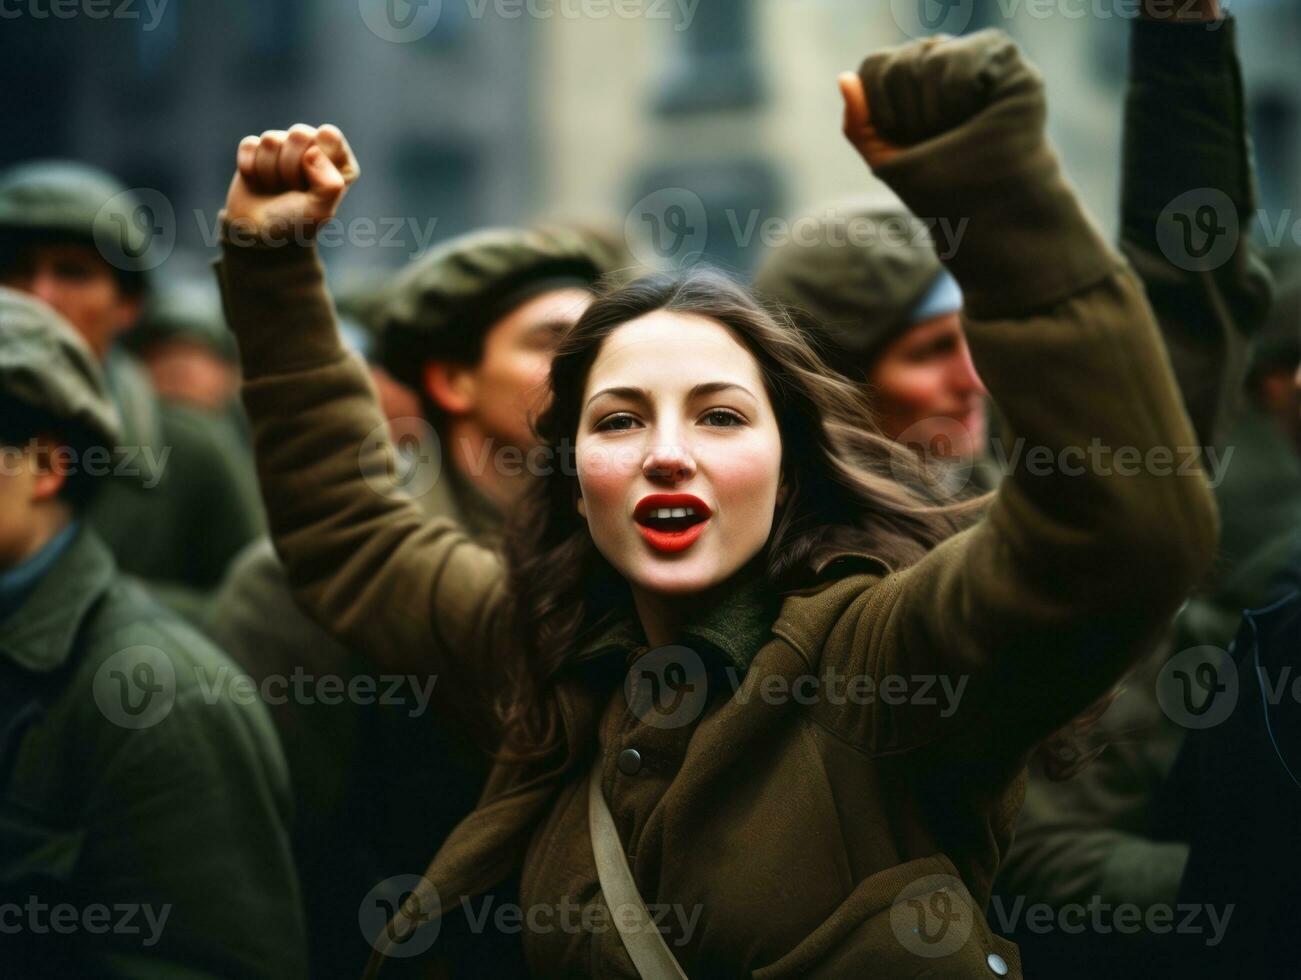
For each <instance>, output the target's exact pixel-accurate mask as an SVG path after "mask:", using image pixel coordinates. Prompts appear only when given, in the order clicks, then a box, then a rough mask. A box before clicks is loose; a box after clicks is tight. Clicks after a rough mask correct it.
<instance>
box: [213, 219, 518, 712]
mask: <svg viewBox="0 0 1301 980" xmlns="http://www.w3.org/2000/svg"><path fill="white" fill-rule="evenodd" d="M218 275H219V278H220V280H221V283H222V287H223V289H222V291H223V296H224V300H225V305H226V316H227V320H228V322H229V323H230V325H231V328H232V329H233V330H234V331H235V333H236V335H237V337H238V339H239V346H240V356H241V361H242V363H243V367H244V383H243V388H242V396H243V401H244V407H245V409H246V411H247V412H248V416H249V421H250V423H251V425H252V430H253V439H254V449H255V453H256V456H257V464H258V479H259V481H260V483H261V487H262V497H263V501H264V504H265V506H266V511H267V518H268V523H269V525H270V528H271V534H272V538H273V540H274V542H275V546H276V550H277V551H278V552H279V554H280V556H281V558H282V560H283V561H284V563H285V566H286V570H287V574H288V578H289V582H290V586H291V587H292V588H293V591H294V594H295V597H296V598H297V599H298V601H299V602H300V603H301V604H302V605H303V607H304V609H306V610H307V612H308V613H309V614H310V615H312V616H313V617H314V618H315V619H316V620H318V621H319V622H320V623H321V624H322V625H323V626H324V627H325V628H326V629H328V630H329V631H330V632H332V633H334V634H335V635H337V636H340V637H341V638H343V639H344V640H345V642H347V643H348V644H349V645H350V646H351V647H353V648H354V649H355V650H357V651H358V652H359V653H361V654H362V655H364V656H366V657H367V658H369V659H370V660H371V661H372V662H374V663H375V664H376V665H377V667H378V668H379V669H381V670H387V671H395V672H409V671H413V672H418V673H422V674H427V673H433V674H436V675H438V679H437V684H436V687H435V694H434V700H435V701H436V702H437V703H438V704H440V705H441V706H445V707H449V708H451V709H452V710H454V711H456V712H457V713H458V714H460V715H461V716H462V717H463V718H464V719H465V720H466V721H469V722H471V723H477V722H479V721H482V720H483V719H481V718H478V717H474V716H473V715H474V711H475V710H477V709H473V710H472V709H471V706H472V705H481V704H484V703H485V700H484V699H481V698H478V697H475V696H471V695H470V693H469V691H468V686H469V685H476V684H482V685H488V686H490V685H491V684H492V682H493V676H494V674H495V672H493V671H491V670H489V669H488V668H487V666H486V665H487V663H488V661H489V659H490V658H489V657H488V656H487V652H488V651H489V650H491V649H498V648H499V644H501V643H502V642H504V631H505V617H504V616H503V615H502V614H501V613H502V610H503V608H504V582H503V568H502V563H501V560H500V558H499V556H498V555H497V554H496V553H495V552H494V551H492V550H490V549H487V548H483V547H480V546H479V545H476V544H475V543H473V542H472V541H471V540H470V539H469V538H468V537H467V536H466V535H465V533H463V531H462V530H461V528H460V527H459V526H458V525H457V524H456V523H455V522H453V521H451V520H449V519H446V518H443V519H434V520H429V519H426V518H425V517H424V515H423V514H422V513H421V511H420V510H419V508H418V507H417V506H416V505H415V504H414V503H412V502H411V501H410V500H409V499H408V498H407V497H406V496H405V495H404V494H403V493H402V492H401V491H400V489H399V488H398V485H397V481H396V479H395V476H394V473H395V469H394V463H395V454H394V450H393V447H392V444H391V443H390V441H389V437H388V427H387V423H386V421H385V419H384V417H383V416H382V415H381V414H380V411H379V406H378V403H377V401H376V398H375V394H374V390H373V388H372V386H371V383H370V379H369V377H368V376H367V374H366V370H365V368H364V366H363V365H362V364H361V363H360V361H358V360H357V359H356V358H354V357H353V356H351V355H350V354H348V353H347V352H346V351H345V349H344V348H343V346H342V344H341V342H340V340H339V335H338V330H337V327H336V325H335V316H334V309H333V305H332V303H331V301H330V298H329V295H328V293H327V292H326V288H325V281H324V273H323V270H322V268H321V265H320V262H319V260H318V258H317V256H316V252H315V249H314V248H313V247H311V246H307V247H304V246H300V245H285V246H283V247H280V248H273V247H267V246H265V245H263V246H250V247H241V246H237V245H233V244H231V243H229V242H227V243H226V244H225V246H224V257H223V260H222V262H221V264H220V267H219V271H218Z"/></svg>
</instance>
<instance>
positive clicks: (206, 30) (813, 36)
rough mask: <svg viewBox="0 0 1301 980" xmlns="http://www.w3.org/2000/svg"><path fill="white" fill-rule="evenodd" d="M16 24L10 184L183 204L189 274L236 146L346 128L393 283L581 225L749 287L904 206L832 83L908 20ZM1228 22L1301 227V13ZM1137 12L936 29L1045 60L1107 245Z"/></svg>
mask: <svg viewBox="0 0 1301 980" xmlns="http://www.w3.org/2000/svg"><path fill="white" fill-rule="evenodd" d="M5 2H6V3H7V4H8V6H7V7H6V10H8V11H9V13H7V14H6V15H5V17H4V19H0V82H3V83H4V84H5V85H6V91H8V92H9V93H11V97H10V98H9V99H7V100H4V102H3V104H0V126H2V127H3V131H4V132H5V133H6V139H5V140H4V142H3V143H0V165H3V164H8V163H11V162H15V161H17V160H19V159H28V158H31V157H34V156H54V155H64V156H72V157H79V158H82V159H86V160H89V161H90V162H93V163H96V164H99V165H101V166H104V167H106V168H108V169H110V170H112V171H114V172H116V173H118V174H119V175H121V176H122V177H123V179H124V180H126V181H127V182H128V183H129V184H130V185H131V186H135V187H146V188H152V189H155V190H157V191H159V192H161V194H162V195H163V196H164V197H165V198H166V200H167V201H169V202H170V203H171V204H172V206H173V208H174V212H175V214H174V219H175V229H176V241H177V252H176V258H175V259H174V260H172V261H173V262H174V264H176V265H178V266H179V267H181V268H184V269H187V270H191V269H195V268H199V267H201V265H202V260H203V259H205V258H206V246H208V245H210V244H211V242H212V239H213V235H214V230H213V221H214V218H215V214H216V211H217V209H218V208H219V206H220V202H221V200H222V197H223V195H224V193H225V189H226V185H227V182H228V181H229V178H230V173H231V168H232V164H233V158H234V149H235V146H236V144H237V142H238V140H239V138H240V137H241V136H243V135H245V134H247V133H250V132H258V131H260V130H262V129H265V128H271V127H274V126H283V125H286V124H287V123H288V122H291V121H296V120H305V121H308V122H321V121H326V120H330V121H334V122H337V123H338V124H339V125H340V126H342V128H343V129H344V131H345V132H346V133H348V135H349V137H350V138H351V139H352V141H353V143H354V145H355V146H356V148H357V151H358V155H359V157H360V158H361V161H362V166H363V173H364V177H363V180H362V181H361V182H360V183H359V184H358V186H357V187H356V189H355V191H354V192H353V194H352V195H351V196H350V198H349V202H348V204H347V205H346V209H345V212H344V214H343V216H342V217H343V219H344V221H345V227H346V228H347V234H346V235H344V236H342V241H341V243H340V245H339V246H338V247H337V248H335V249H332V250H330V251H328V252H327V261H329V262H330V263H331V265H332V267H334V268H335V269H337V270H339V273H340V274H341V275H343V274H348V273H355V274H358V275H360V274H364V273H365V272H367V271H376V270H379V269H388V268H393V267H397V266H399V265H401V264H402V263H404V262H405V261H407V260H408V259H409V258H410V257H411V256H412V255H413V254H415V253H416V252H417V251H419V250H420V249H421V248H422V247H424V246H427V245H428V244H430V243H431V242H432V241H436V240H438V239H440V238H444V237H447V236H449V235H451V234H455V233H458V232H460V231H463V230H465V229H467V228H471V227H475V226H478V225H483V224H490V223H503V222H520V221H524V220H529V219H533V218H536V217H540V216H562V215H563V216H573V215H581V216H584V217H588V218H596V219H599V220H603V221H606V222H612V223H614V224H623V225H625V226H626V228H627V230H628V232H629V233H630V234H634V235H637V236H639V237H640V239H641V241H642V242H643V246H642V247H643V248H645V247H646V246H645V242H646V241H647V240H651V242H652V244H651V249H652V251H653V250H654V249H655V248H656V247H659V252H660V253H661V254H665V253H674V255H676V256H677V257H679V258H680V257H681V254H682V252H683V249H682V248H678V249H676V251H675V250H674V249H673V248H664V247H662V246H664V244H665V243H666V242H667V243H668V244H670V245H673V244H678V245H680V244H681V241H682V240H684V238H690V249H688V250H687V251H688V252H689V253H690V254H695V252H704V253H705V254H707V255H708V256H709V257H710V258H711V259H713V260H714V261H716V262H717V263H719V264H721V265H723V266H724V267H727V268H730V269H733V270H735V271H737V272H739V273H744V272H745V271H746V270H747V269H748V268H749V266H750V265H751V264H752V262H753V260H754V258H755V256H756V255H757V253H758V251H759V249H760V248H761V247H762V244H763V242H764V241H765V240H766V238H767V237H769V236H770V235H771V234H772V233H773V231H774V226H772V225H765V222H766V221H768V220H769V219H772V218H777V217H782V216H788V215H792V214H797V213H803V212H805V211H807V210H809V209H811V208H814V207H815V206H818V205H820V204H823V203H825V202H829V201H833V200H837V199H841V198H844V197H847V196H850V195H859V194H864V193H867V194H873V193H884V192H883V190H882V189H881V188H880V187H879V185H876V184H875V183H874V182H873V180H872V178H871V177H870V175H868V174H867V173H866V170H865V168H864V166H863V165H862V164H861V162H860V161H859V160H858V159H857V157H856V156H855V155H854V154H853V152H852V151H851V150H850V149H849V148H848V147H847V146H846V145H845V144H844V142H843V139H842V138H841V136H840V113H841V109H840V101H839V96H838V93H837V90H836V85H835V74H836V72H837V71H840V70H843V69H846V68H851V69H852V68H854V67H855V66H856V65H857V64H858V62H859V60H860V59H861V58H862V56H863V55H864V54H865V53H866V52H868V51H870V50H871V49H873V48H874V47H877V46H880V45H886V44H893V43H897V42H899V41H901V40H903V39H905V38H906V36H907V33H906V32H917V31H918V23H917V22H916V21H914V20H910V19H909V18H911V17H914V16H915V12H909V8H910V7H912V6H915V5H914V4H912V3H911V0H892V2H885V0H882V2H879V3H872V4H867V3H863V2H862V0H423V3H422V2H421V0H415V2H412V3H408V2H407V0H383V2H381V0H346V2H328V3H327V2H304V0H221V2H211V0H207V2H199V0H154V4H153V7H147V6H146V4H145V2H144V0H111V2H110V6H113V7H114V8H115V9H121V7H120V6H118V5H122V4H128V3H131V4H132V6H133V7H134V9H135V11H136V13H137V14H138V16H137V17H136V18H135V19H130V18H126V17H109V18H106V19H93V18H91V17H89V16H87V15H84V14H83V15H81V16H75V17H72V18H69V19H58V18H55V17H53V16H45V17H44V18H39V17H36V16H34V15H33V14H32V13H31V11H33V10H39V9H42V7H41V5H42V4H44V9H46V10H48V9H49V2H48V0H22V2H21V3H18V2H17V0H5ZM927 2H931V0H927ZM1228 6H1229V7H1230V8H1231V9H1232V11H1233V12H1234V13H1235V14H1236V15H1237V16H1238V17H1239V19H1240V28H1241V35H1242V45H1243V49H1244V51H1246V52H1248V54H1247V57H1246V58H1245V59H1244V60H1245V65H1246V70H1247V76H1248V77H1247V94H1248V98H1249V100H1250V103H1251V107H1252V119H1253V123H1254V137H1255V142H1256V147H1257V153H1258V157H1259V162H1260V165H1261V171H1262V180H1261V185H1262V195H1263V201H1262V204H1263V208H1264V209H1265V211H1266V213H1267V216H1268V217H1269V218H1270V219H1271V220H1272V221H1273V224H1274V227H1275V228H1277V227H1279V226H1280V223H1281V224H1282V226H1283V227H1285V228H1288V229H1290V228H1291V224H1290V223H1288V218H1289V216H1290V221H1291V222H1297V223H1301V59H1298V58H1297V56H1296V53H1297V51H1298V50H1301V0H1232V2H1230V3H1229V4H1228ZM1132 8H1133V3H1131V2H1127V0H1053V2H1052V3H1049V4H1045V3H1044V2H1043V0H966V2H964V3H957V4H950V5H948V6H947V7H946V8H945V9H947V10H950V11H956V14H951V15H950V16H951V17H953V16H957V17H959V18H960V20H959V21H958V22H957V23H953V22H952V21H950V22H947V23H939V24H938V25H937V26H939V27H941V28H943V27H954V28H959V29H963V30H975V29H978V28H980V27H984V26H999V27H1004V28H1005V29H1008V30H1010V31H1011V32H1012V33H1013V34H1014V35H1015V36H1017V37H1018V39H1019V40H1021V41H1022V42H1023V44H1024V45H1025V46H1026V48H1027V49H1028V51H1029V53H1030V55H1031V57H1032V58H1033V59H1034V60H1035V61H1036V62H1037V63H1038V64H1039V65H1040V66H1041V67H1042V68H1043V70H1044V72H1045V75H1046V76H1047V79H1048V84H1049V93H1050V100H1051V104H1052V115H1051V118H1052V130H1053V135H1054V137H1055V139H1056V140H1057V142H1058V144H1059V146H1060V148H1061V150H1062V155H1063V157H1064V159H1065V161H1066V164H1067V169H1068V171H1069V172H1070V174H1071V176H1072V177H1073V178H1074V180H1075V182H1076V183H1077V184H1078V185H1079V187H1080V188H1081V190H1082V191H1083V193H1084V195H1085V197H1086V199H1087V200H1088V201H1089V202H1090V204H1091V205H1092V206H1093V208H1094V211H1095V213H1096V214H1097V215H1098V217H1099V218H1100V220H1101V221H1102V222H1103V224H1104V225H1106V226H1108V227H1109V228H1110V227H1113V226H1114V212H1115V200H1116V193H1117V175H1118V153H1119V136H1120V124H1121V110H1122V97H1123V82H1124V76H1125V53H1126V45H1127V37H1128V30H1127V28H1128V24H1127V20H1126V19H1125V17H1124V16H1123V11H1125V10H1131V9H1132ZM1081 10H1083V11H1084V13H1085V16H1075V15H1074V14H1075V13H1077V12H1079V11H1081ZM13 11H19V14H18V16H13V15H12V13H13ZM154 11H157V16H156V19H155V21H151V20H150V18H151V16H153V12H154ZM395 12H396V14H398V15H399V17H398V20H396V21H395V20H394V19H393V18H394V15H395ZM379 13H385V15H386V16H387V17H388V18H389V19H388V23H387V26H386V25H385V24H384V23H379V24H378V25H377V24H376V17H377V16H378V15H379ZM403 17H405V20H403V19H402V18H403ZM420 18H424V21H423V26H422V22H421V20H420ZM151 23H152V26H149V25H150V24H151ZM684 192H685V193H684ZM657 195H658V196H657ZM648 199H649V200H650V202H651V204H650V206H649V207H648V208H641V211H640V213H639V209H638V207H637V205H639V204H641V203H643V202H646V201H648ZM702 215H703V220H701V216H702ZM1280 219H1282V221H1281V222H1280ZM431 221H432V224H431ZM368 222H369V224H368ZM372 226H373V227H372ZM656 239H658V246H657V245H656V242H655V240H656ZM1298 244H1301V243H1298ZM667 257H670V258H672V257H673V255H669V256H667Z"/></svg>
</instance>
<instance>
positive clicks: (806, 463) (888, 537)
mask: <svg viewBox="0 0 1301 980" xmlns="http://www.w3.org/2000/svg"><path fill="white" fill-rule="evenodd" d="M657 310H664V311H669V312H675V313H684V314H692V315H695V316H700V317H705V318H707V319H710V320H713V321H716V322H718V323H721V324H723V325H724V326H726V327H728V328H730V330H731V331H732V333H733V335H734V336H735V337H736V338H737V339H738V340H739V341H740V342H741V343H742V344H743V345H744V346H745V348H746V349H747V350H748V351H749V352H750V354H751V355H753V357H754V358H755V360H756V361H757V362H758V365H759V371H760V374H761V376H762V377H763V381H764V386H765V389H766V392H767V395H768V397H769V399H770V401H771V402H772V406H773V409H774V412H775V414H776V417H777V423H778V426H779V429H780V433H781V440H782V462H781V466H782V475H783V480H784V485H785V487H786V495H785V498H784V500H783V502H782V503H781V504H780V505H779V506H778V508H777V513H776V515H775V518H774V522H773V530H772V533H771V535H770V536H769V539H768V541H767V544H766V546H765V548H764V550H763V553H762V554H761V555H760V556H758V559H757V564H758V565H759V566H760V567H761V569H762V571H763V574H764V575H765V576H766V580H767V582H768V584H769V585H770V587H771V588H772V589H773V591H774V593H776V594H779V595H780V594H787V593H790V592H792V591H795V590H797V589H800V588H805V587H808V586H809V585H810V584H812V583H813V582H814V581H815V580H816V578H817V574H818V570H819V567H820V565H821V564H822V562H823V561H824V560H825V558H826V557H827V556H828V555H829V554H830V553H831V552H833V551H837V550H855V551H866V552H868V553H870V554H872V555H875V556H877V557H879V558H880V559H882V560H883V561H884V562H886V563H887V564H888V565H890V566H891V567H892V568H894V569H898V568H901V567H904V566H906V565H908V564H911V563H912V562H915V561H916V560H917V559H918V558H920V557H921V556H923V555H924V554H925V553H926V552H927V551H928V550H930V548H932V547H933V546H934V545H935V544H937V543H938V542H940V541H941V540H943V539H944V538H946V537H948V536H949V535H951V534H952V533H953V532H954V531H955V530H956V529H957V528H958V527H959V526H960V525H961V524H962V523H964V519H965V518H966V515H969V514H970V513H972V511H973V510H974V509H977V508H979V506H980V505H981V501H979V500H971V501H966V502H962V503H956V504H955V503H944V502H941V501H937V500H935V499H933V498H930V499H928V497H927V496H926V495H925V493H924V488H925V487H926V486H927V485H928V484H927V479H926V475H925V474H924V473H923V472H922V469H921V465H920V463H919V461H918V459H917V457H916V455H915V454H914V453H913V451H912V450H910V449H908V448H906V447H904V446H901V445H899V444H898V443H896V442H894V441H893V440H891V439H889V438H887V437H886V436H884V435H883V434H882V433H881V431H880V430H879V428H878V427H877V424H876V421H875V418H874V415H873V412H872V410H871V407H870V405H869V402H868V401H867V396H866V394H865V393H864V391H863V390H862V387H861V386H859V385H855V384H854V383H852V382H851V381H849V380H847V379H846V378H844V377H843V376H841V375H839V374H837V373H836V372H834V371H832V370H831V369H830V368H828V367H827V366H826V364H825V363H824V362H823V360H822V359H821V358H820V357H819V356H818V354H817V352H816V351H815V350H814V348H813V347H812V345H811V343H810V341H809V340H808V338H807V337H806V336H805V335H804V334H802V333H801V332H800V331H799V330H798V329H797V328H796V327H795V326H794V325H793V324H792V323H791V322H790V321H789V319H788V318H786V316H785V314H784V313H782V312H780V311H777V310H769V309H766V308H765V307H764V306H762V305H760V304H759V303H758V302H757V301H756V300H755V299H754V298H753V297H752V296H751V295H750V294H749V293H748V292H747V291H746V290H745V289H744V288H743V287H741V286H739V285H737V284H736V283H734V282H733V281H731V280H730V279H727V278H726V277H724V276H722V275H720V274H718V273H713V272H708V271H695V272H691V273H689V274H687V275H685V276H673V275H667V274H658V275H652V276H648V277H646V278H643V279H639V280H637V281H635V282H633V283H630V284H629V285H626V286H624V287H622V288H620V289H617V290H615V291H613V292H610V293H608V294H606V295H604V296H603V297H601V298H598V299H597V300H596V302H594V303H593V304H592V306H591V307H589V308H588V310H587V311H586V313H584V315H583V316H582V317H581V318H580V319H579V321H578V322H577V323H576V324H575V325H574V326H573V327H572V328H571V329H570V330H569V331H568V332H567V334H566V335H565V337H564V338H563V339H562V340H561V342H560V345H559V347H558V349H557V352H556V355H555V360H554V361H553V363H552V367H551V401H550V403H549V406H548V408H547V409H546V411H545V412H544V413H543V414H542V415H541V416H540V417H539V418H538V419H536V421H535V429H536V431H537V435H538V438H539V440H540V442H541V443H542V445H544V446H545V447H547V448H548V449H549V450H550V453H551V460H552V465H551V467H550V468H549V472H548V473H547V475H545V476H543V477H542V478H541V479H539V480H538V481H537V482H536V484H535V485H534V486H533V487H532V488H531V489H530V490H529V491H528V493H527V495H526V498H525V499H524V501H523V502H522V504H521V506H520V507H518V508H517V510H516V512H515V514H514V519H513V521H512V523H511V526H510V528H509V529H508V533H507V537H506V556H507V566H508V569H509V571H508V574H509V587H510V590H511V593H512V595H513V597H514V599H515V619H516V624H515V625H516V629H515V634H516V639H517V643H518V648H519V650H521V651H522V652H523V656H522V657H519V658H517V659H516V660H515V662H514V663H513V664H512V665H510V666H509V667H508V669H509V670H511V671H512V675H513V676H512V677H511V678H510V683H509V684H508V685H507V687H506V692H507V693H506V696H505V698H504V700H503V701H502V702H501V703H500V704H499V705H498V716H499V718H500V722H501V726H502V727H501V733H500V734H501V743H500V750H499V751H500V752H501V754H502V755H503V757H506V758H514V759H526V758H536V757H538V756H540V755H543V754H545V753H547V752H548V751H550V750H551V749H553V748H555V746H556V743H557V741H558V740H559V739H560V738H561V737H562V733H561V731H560V727H559V725H560V722H559V714H558V710H557V705H556V703H555V701H554V698H552V697H550V696H549V695H550V693H551V690H552V684H553V682H554V680H555V678H556V677H557V675H558V674H559V673H560V671H561V670H562V669H563V668H564V667H565V666H566V663H567V661H568V659H569V658H570V657H571V656H572V654H573V653H574V651H575V645H576V642H577V641H578V639H579V638H580V637H581V636H582V635H583V634H584V633H586V632H587V631H588V630H589V629H591V628H592V627H593V626H594V625H596V624H598V623H599V622H600V621H601V620H602V619H603V618H604V617H606V616H607V615H609V614H611V613H612V612H614V611H615V610H616V609H617V608H619V607H620V606H623V605H625V604H626V603H628V602H629V601H630V598H629V592H628V588H627V584H626V583H625V582H624V580H623V579H622V577H621V576H620V575H619V574H618V573H617V572H616V571H615V570H614V569H613V568H612V567H611V566H610V565H609V563H608V562H606V560H605V559H604V558H603V557H602V556H601V555H600V553H599V552H598V551H597V550H596V546H595V544H594V543H593V541H592V537H591V534H590V533H589V531H588V527H587V523H586V521H585V520H584V519H583V518H582V517H581V516H580V515H579V513H578V511H577V507H576V504H577V500H578V493H579V488H578V479H577V467H576V459H575V448H574V447H575V439H576V436H577V433H578V427H579V418H580V413H581V408H582V394H583V390H584V386H585V384H586V380H587V376H588V373H589V371H590V370H591V366H592V363H593V361H595V359H596V356H597V352H598V351H599V349H600V347H601V344H602V342H603V341H604V340H605V338H606V337H608V336H609V335H610V334H611V333H613V332H614V331H615V330H616V329H617V328H618V327H620V326H621V325H623V324H625V323H628V322H630V321H632V320H635V319H637V318H638V317H641V316H644V315H646V314H648V313H652V312H654V311H657Z"/></svg>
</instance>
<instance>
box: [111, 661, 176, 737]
mask: <svg viewBox="0 0 1301 980" xmlns="http://www.w3.org/2000/svg"><path fill="white" fill-rule="evenodd" d="M91 690H92V692H93V694H94V698H95V704H96V705H98V706H99V710H100V712H101V713H102V714H103V715H104V717H105V718H107V719H108V720H109V721H111V722H112V723H113V724H115V725H119V726H121V727H122V728H133V729H139V728H150V727H152V726H154V725H156V724H158V723H159V722H160V721H162V720H163V719H164V718H166V717H167V715H168V714H169V713H170V712H171V710H172V705H173V704H174V703H175V702H176V670H175V668H174V667H173V666H172V661H171V659H170V658H169V657H168V656H167V654H165V653H164V652H163V651H162V650H159V649H158V648H157V647H151V646H133V647H127V648H126V649H124V650H119V651H117V653H115V654H113V655H112V656H111V657H109V658H108V659H107V660H105V661H104V662H103V663H102V664H101V665H100V667H99V669H98V670H97V671H95V680H94V682H93V684H92V687H91Z"/></svg>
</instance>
